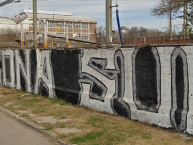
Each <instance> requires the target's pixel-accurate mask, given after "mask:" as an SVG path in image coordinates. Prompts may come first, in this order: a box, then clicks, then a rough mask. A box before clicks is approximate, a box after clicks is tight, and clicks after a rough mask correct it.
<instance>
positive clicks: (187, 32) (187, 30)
mask: <svg viewBox="0 0 193 145" xmlns="http://www.w3.org/2000/svg"><path fill="white" fill-rule="evenodd" d="M185 6H186V11H185V12H186V34H187V38H186V39H188V40H189V29H188V3H187V2H186V5H185Z"/></svg>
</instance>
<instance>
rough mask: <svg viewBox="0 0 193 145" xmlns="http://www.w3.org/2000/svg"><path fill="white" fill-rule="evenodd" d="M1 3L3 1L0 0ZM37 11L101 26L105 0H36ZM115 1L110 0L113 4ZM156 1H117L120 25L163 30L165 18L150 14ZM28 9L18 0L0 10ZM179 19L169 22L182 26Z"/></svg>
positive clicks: (28, 0)
mask: <svg viewBox="0 0 193 145" xmlns="http://www.w3.org/2000/svg"><path fill="white" fill-rule="evenodd" d="M0 1H1V2H2V1H4V0H0ZM37 3H38V6H37V9H38V10H47V11H49V10H50V11H56V12H57V11H60V12H71V13H72V15H73V16H83V17H93V18H95V19H96V20H97V22H98V26H105V0H37ZM115 3H116V0H113V5H115ZM157 3H158V0H119V11H120V22H121V26H126V27H128V28H131V27H133V26H137V27H141V26H142V27H145V28H152V29H158V30H161V29H162V30H164V29H165V28H164V27H168V26H169V21H168V18H167V17H164V18H157V17H155V16H152V15H151V13H150V8H153V6H155V5H156V4H157ZM29 8H30V9H32V0H21V2H20V3H11V4H8V5H6V6H4V7H1V9H0V15H1V16H7V17H12V16H15V15H18V14H19V10H21V9H29ZM115 10H116V9H115V8H113V29H117V24H116V15H115ZM182 24H183V20H181V19H176V20H174V21H173V25H175V26H176V25H178V26H176V31H178V28H180V27H182V26H181V25H182Z"/></svg>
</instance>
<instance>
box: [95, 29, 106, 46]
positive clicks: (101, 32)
mask: <svg viewBox="0 0 193 145" xmlns="http://www.w3.org/2000/svg"><path fill="white" fill-rule="evenodd" d="M97 38H98V40H99V41H100V39H101V41H102V43H106V28H105V27H103V26H99V27H98V28H97Z"/></svg>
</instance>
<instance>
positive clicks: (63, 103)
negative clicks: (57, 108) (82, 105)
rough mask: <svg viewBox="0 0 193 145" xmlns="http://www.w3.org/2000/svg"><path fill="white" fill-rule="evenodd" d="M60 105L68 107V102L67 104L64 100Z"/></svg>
mask: <svg viewBox="0 0 193 145" xmlns="http://www.w3.org/2000/svg"><path fill="white" fill-rule="evenodd" d="M59 104H60V105H68V102H67V101H66V100H64V101H60V103H59Z"/></svg>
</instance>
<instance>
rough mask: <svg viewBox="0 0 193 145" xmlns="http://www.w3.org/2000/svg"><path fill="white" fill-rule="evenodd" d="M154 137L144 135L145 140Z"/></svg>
mask: <svg viewBox="0 0 193 145" xmlns="http://www.w3.org/2000/svg"><path fill="white" fill-rule="evenodd" d="M151 138H152V137H151V136H149V135H144V136H143V139H151Z"/></svg>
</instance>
